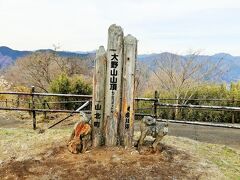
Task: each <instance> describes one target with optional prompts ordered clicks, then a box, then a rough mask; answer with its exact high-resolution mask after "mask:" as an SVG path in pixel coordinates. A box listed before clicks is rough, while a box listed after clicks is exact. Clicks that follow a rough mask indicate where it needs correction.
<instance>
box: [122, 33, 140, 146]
mask: <svg viewBox="0 0 240 180" xmlns="http://www.w3.org/2000/svg"><path fill="white" fill-rule="evenodd" d="M136 59H137V39H136V38H135V37H133V36H132V35H127V36H126V37H124V64H123V76H122V110H121V121H120V128H119V133H120V144H121V145H123V146H126V147H131V146H132V140H133V132H134V114H135V113H134V97H135V93H134V92H135V67H136Z"/></svg>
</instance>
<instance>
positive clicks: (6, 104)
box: [5, 99, 8, 107]
mask: <svg viewBox="0 0 240 180" xmlns="http://www.w3.org/2000/svg"><path fill="white" fill-rule="evenodd" d="M5 102H6V107H8V100H7V99H6V100H5Z"/></svg>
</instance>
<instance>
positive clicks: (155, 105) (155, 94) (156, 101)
mask: <svg viewBox="0 0 240 180" xmlns="http://www.w3.org/2000/svg"><path fill="white" fill-rule="evenodd" d="M154 98H155V100H154V103H153V106H154V109H153V110H154V118H156V119H157V118H158V114H157V103H158V92H157V91H155V93H154Z"/></svg>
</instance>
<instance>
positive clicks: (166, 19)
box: [0, 0, 240, 55]
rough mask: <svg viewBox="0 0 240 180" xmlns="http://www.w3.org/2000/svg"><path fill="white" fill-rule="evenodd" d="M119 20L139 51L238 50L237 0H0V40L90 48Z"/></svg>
mask: <svg viewBox="0 0 240 180" xmlns="http://www.w3.org/2000/svg"><path fill="white" fill-rule="evenodd" d="M111 24H118V25H121V26H122V27H123V28H124V33H125V34H126V35H127V34H128V33H131V34H132V35H134V36H136V37H137V39H138V40H139V46H138V47H139V53H141V54H142V53H160V52H165V51H168V52H174V53H179V54H186V53H188V52H189V51H200V52H201V53H202V54H215V53H218V52H226V53H230V54H232V55H240V1H238V0H119V1H116V0H0V46H1V45H6V46H9V47H11V48H14V49H20V50H35V49H40V48H53V46H52V45H53V44H60V46H61V50H69V51H91V50H94V49H97V47H98V46H100V45H106V44H107V28H108V27H109V25H111Z"/></svg>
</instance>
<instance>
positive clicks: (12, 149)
mask: <svg viewBox="0 0 240 180" xmlns="http://www.w3.org/2000/svg"><path fill="white" fill-rule="evenodd" d="M70 131H71V129H51V130H48V131H46V132H45V133H43V134H38V133H37V132H36V131H33V130H30V129H19V128H13V129H9V128H0V152H2V153H1V154H0V164H2V166H4V164H5V163H6V162H9V161H26V160H28V159H35V160H41V159H43V158H44V156H46V157H48V156H49V155H51V153H53V152H52V151H51V149H54V148H57V147H64V146H65V145H66V141H67V138H68V137H69V134H70ZM138 136H139V132H137V133H136V134H135V138H137V137H138ZM148 140H151V138H150V137H149V138H148ZM163 144H164V145H166V146H169V147H173V148H175V149H176V150H179V151H180V152H185V153H187V154H189V157H191V158H190V159H189V160H186V161H185V160H184V159H179V161H182V162H184V163H185V164H187V165H186V166H185V165H184V167H185V168H186V169H189V168H193V169H194V172H195V173H199V174H202V173H203V172H205V171H208V173H207V174H205V175H206V176H207V177H208V176H209V175H211V178H210V179H240V153H239V152H238V151H237V150H235V149H232V148H229V147H227V146H224V145H215V144H208V143H202V142H198V141H194V140H190V139H188V138H180V137H174V136H166V138H164V140H163ZM49 149H50V151H49ZM46 152H47V153H46ZM43 154H44V155H43ZM181 157H182V156H181ZM174 161H175V162H177V161H178V158H177V156H176V157H175V159H174ZM223 174H224V176H223ZM214 177H215V178H214ZM200 179H201V178H200ZM203 179H204V178H203Z"/></svg>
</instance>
